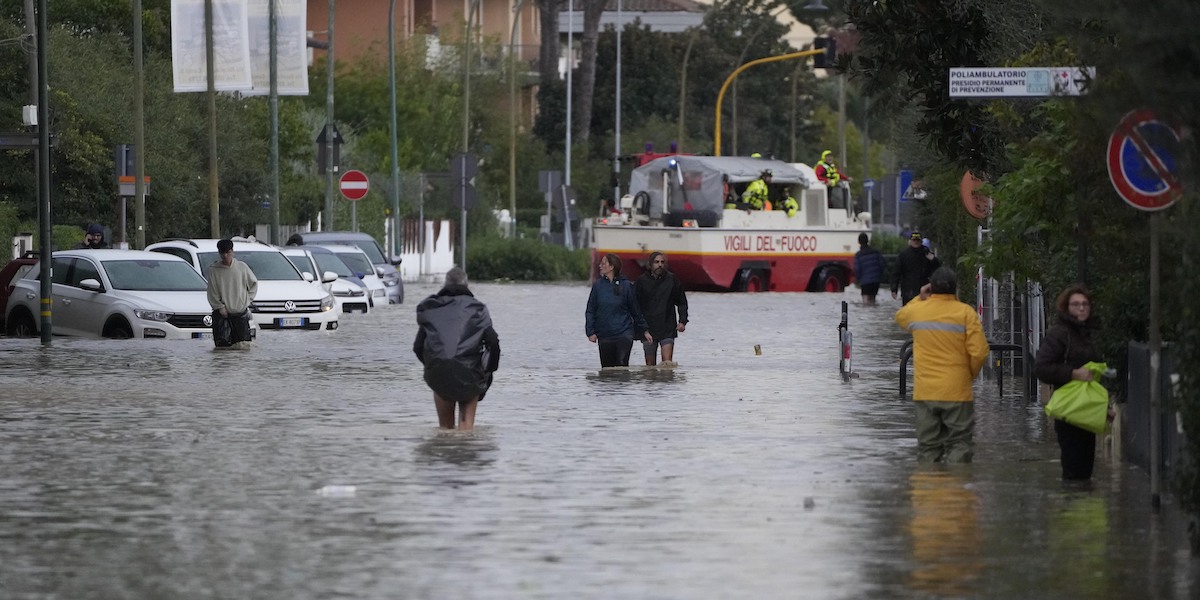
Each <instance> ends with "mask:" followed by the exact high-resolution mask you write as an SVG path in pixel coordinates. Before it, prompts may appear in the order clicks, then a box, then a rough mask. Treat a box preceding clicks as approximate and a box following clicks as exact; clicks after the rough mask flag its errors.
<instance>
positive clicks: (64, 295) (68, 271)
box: [5, 250, 256, 339]
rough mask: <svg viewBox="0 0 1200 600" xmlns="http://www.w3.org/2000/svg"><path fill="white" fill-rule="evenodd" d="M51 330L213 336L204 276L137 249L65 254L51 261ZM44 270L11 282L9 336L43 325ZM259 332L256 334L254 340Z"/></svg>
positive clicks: (83, 333)
mask: <svg viewBox="0 0 1200 600" xmlns="http://www.w3.org/2000/svg"><path fill="white" fill-rule="evenodd" d="M51 261H52V262H51V263H50V266H51V269H52V273H53V276H52V277H53V282H52V285H51V289H52V292H51V321H50V326H51V328H52V331H53V332H54V333H55V334H56V335H67V336H78V337H88V338H118V339H125V338H165V339H192V338H211V337H212V308H211V307H210V306H209V305H208V296H207V287H208V286H207V284H206V283H205V282H204V278H202V277H200V275H199V274H198V273H197V272H196V271H195V270H194V269H192V267H191V265H189V264H187V263H186V262H184V261H182V260H180V259H178V258H176V257H173V256H169V255H165V254H159V253H156V252H143V251H140V250H63V251H60V252H55V253H54V254H53V257H52V259H51ZM39 275H40V269H39V268H37V267H35V268H33V269H32V270H30V271H29V272H28V273H26V275H25V278H24V279H20V280H17V281H15V282H14V284H13V291H12V295H11V296H10V297H9V300H8V306H7V307H6V313H5V314H7V321H6V329H7V331H8V334H9V335H12V336H18V337H19V336H33V335H36V334H37V333H38V327H39V326H40V325H41V318H40V316H39V315H40V308H39V307H40V305H41V282H40V281H39V280H38V277H39ZM255 333H256V330H255V329H253V328H252V329H251V335H254V334H255Z"/></svg>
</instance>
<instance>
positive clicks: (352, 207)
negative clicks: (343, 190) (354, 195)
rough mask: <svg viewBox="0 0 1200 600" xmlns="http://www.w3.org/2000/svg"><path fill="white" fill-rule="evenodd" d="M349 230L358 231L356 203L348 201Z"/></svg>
mask: <svg viewBox="0 0 1200 600" xmlns="http://www.w3.org/2000/svg"><path fill="white" fill-rule="evenodd" d="M350 231H358V203H357V202H351V203H350Z"/></svg>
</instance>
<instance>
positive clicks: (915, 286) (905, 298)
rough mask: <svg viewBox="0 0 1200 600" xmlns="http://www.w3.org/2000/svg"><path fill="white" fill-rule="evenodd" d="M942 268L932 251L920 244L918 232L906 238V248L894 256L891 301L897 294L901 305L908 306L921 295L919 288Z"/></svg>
mask: <svg viewBox="0 0 1200 600" xmlns="http://www.w3.org/2000/svg"><path fill="white" fill-rule="evenodd" d="M940 266H942V261H941V259H939V258H938V257H937V255H936V254H934V253H933V251H932V250H930V249H929V248H926V247H925V246H924V245H922V244H921V234H920V232H917V231H914V232H912V233H911V234H909V236H908V247H907V248H905V249H904V250H902V251H901V252H900V254H899V255H898V256H896V272H895V273H893V274H892V299H893V300H894V299H895V298H896V294H897V292H899V294H900V297H901V304H908V303H909V301H911V300H912V299H913V298H916V297H917V295H918V294H920V293H921V286H923V285H925V284H927V283H929V277H930V275H932V274H933V272H934V271H935V270H936V269H937V268H938V267H940Z"/></svg>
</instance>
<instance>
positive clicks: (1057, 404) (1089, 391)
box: [1046, 362, 1108, 433]
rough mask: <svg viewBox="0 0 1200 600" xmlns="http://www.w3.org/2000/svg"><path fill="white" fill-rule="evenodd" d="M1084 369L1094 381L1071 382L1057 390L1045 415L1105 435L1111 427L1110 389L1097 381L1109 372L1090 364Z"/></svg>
mask: <svg viewBox="0 0 1200 600" xmlns="http://www.w3.org/2000/svg"><path fill="white" fill-rule="evenodd" d="M1083 368H1085V369H1087V370H1089V371H1091V372H1092V380H1091V381H1079V380H1078V379H1072V380H1071V382H1070V383H1068V384H1066V385H1064V386H1062V387H1060V388H1058V389H1057V390H1054V395H1053V396H1050V403H1049V404H1047V405H1046V414H1048V415H1050V416H1051V417H1054V418H1055V419H1062V420H1063V421H1066V422H1068V423H1070V424H1072V425H1074V426H1076V427H1082V428H1084V429H1086V430H1088V431H1090V432H1092V433H1104V428H1105V427H1107V426H1108V390H1106V389H1104V386H1102V385H1100V382H1099V381H1098V380H1099V379H1100V376H1101V375H1104V372H1105V371H1107V370H1108V365H1107V364H1105V363H1098V362H1090V363H1087V364H1086V365H1083Z"/></svg>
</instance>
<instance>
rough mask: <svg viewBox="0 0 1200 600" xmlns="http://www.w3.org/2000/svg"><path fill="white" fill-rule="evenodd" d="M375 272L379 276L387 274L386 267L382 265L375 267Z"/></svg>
mask: <svg viewBox="0 0 1200 600" xmlns="http://www.w3.org/2000/svg"><path fill="white" fill-rule="evenodd" d="M375 274H376V275H378V276H380V277H383V276H385V275H387V269H386V268H384V267H375Z"/></svg>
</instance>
